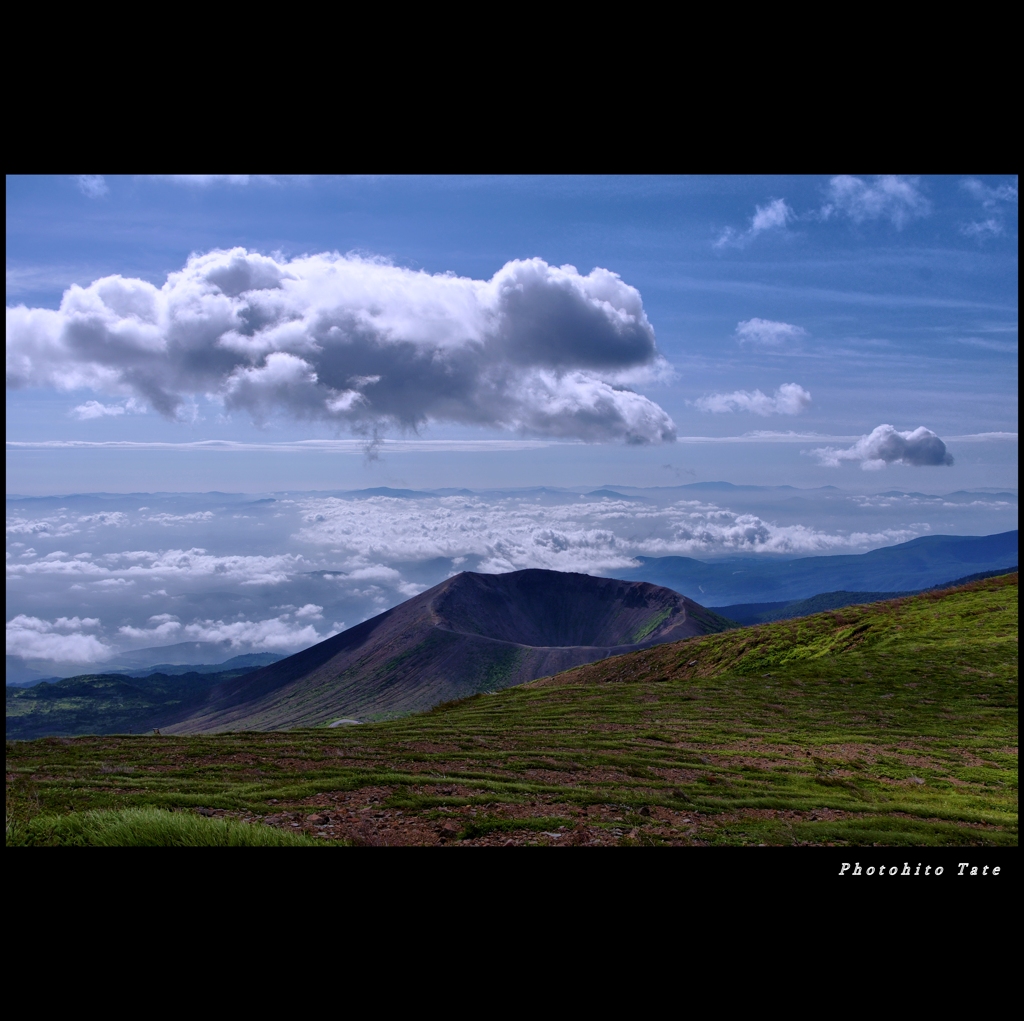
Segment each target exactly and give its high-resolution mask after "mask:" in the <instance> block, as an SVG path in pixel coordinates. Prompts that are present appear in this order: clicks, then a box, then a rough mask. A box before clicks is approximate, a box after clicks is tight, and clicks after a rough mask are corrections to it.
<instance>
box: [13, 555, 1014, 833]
mask: <svg viewBox="0 0 1024 1021" xmlns="http://www.w3.org/2000/svg"><path fill="white" fill-rule="evenodd" d="M7 769H8V811H9V813H10V814H11V815H12V816H13V817H14V818H15V819H16V820H17V821H18V825H25V824H26V821H27V820H28V819H30V818H31V817H34V816H40V815H46V816H50V817H52V816H59V815H61V814H66V813H70V812H83V811H87V810H112V809H124V808H128V807H161V808H166V809H173V810H178V811H184V812H195V811H199V810H201V811H202V812H203V813H205V814H208V815H211V814H212V815H215V816H224V817H228V818H231V819H237V820H240V821H246V822H259V821H262V822H263V823H264V824H270V825H273V826H276V827H278V828H281V829H287V830H290V831H292V832H304V833H307V834H310V835H312V836H314V837H317V838H319V839H325V840H332V839H334V840H348V841H351V842H355V843H369V844H434V843H438V842H443V843H460V842H461V843H476V844H486V843H491V844H494V843H497V844H506V843H513V844H520V843H539V844H553V845H598V844H609V843H620V844H622V843H625V844H680V845H683V844H855V845H865V844H867V845H870V844H895V845H908V846H914V845H1015V844H1016V843H1017V576H1016V575H1011V576H1003V577H999V578H993V579H989V580H987V581H982V582H978V583H975V584H972V585H969V586H967V587H965V588H962V589H957V590H953V591H948V592H937V593H928V594H925V595H919V596H914V597H910V598H907V599H901V600H896V601H893V602H888V603H876V604H871V605H867V606H856V607H848V608H845V609H842V610H837V611H831V612H828V613H822V614H817V615H815V616H812V617H807V618H802V619H798V620H789V621H785V622H781V623H776V624H766V625H762V626H759V627H754V628H745V629H743V630H739V631H730V632H725V633H722V634H715V635H709V636H705V637H700V638H693V639H690V640H688V641H683V642H677V643H673V644H670V645H662V646H657V647H654V648H651V649H648V650H644V651H641V652H637V653H632V654H629V655H626V656H620V657H616V658H614V659H608V660H603V661H601V662H599V663H593V664H590V665H588V666H584V667H580V668H577V669H575V670H572V671H569V672H567V673H563V674H561V675H558V676H557V677H552V678H545V679H542V680H539V681H534V682H532V683H530V684H525V685H521V686H519V687H516V688H511V689H508V690H506V691H502V692H498V693H496V694H493V695H477V696H475V697H473V698H469V699H466V700H463V701H461V702H457V703H451V704H446V705H443V706H438V707H437V708H435V709H434V710H432V711H430V712H428V713H424V714H420V715H418V716H410V717H406V718H404V719H402V720H397V721H392V722H387V723H377V724H366V725H363V726H359V727H349V728H342V729H337V730H323V729H321V730H299V731H290V732H282V731H278V732H274V733H256V732H245V733H234V734H218V735H209V736H192V737H138V736H136V737H94V738H73V739H71V738H61V739H44V740H39V741H34V742H9V743H8V748H7Z"/></svg>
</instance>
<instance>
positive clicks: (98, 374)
mask: <svg viewBox="0 0 1024 1021" xmlns="http://www.w3.org/2000/svg"><path fill="white" fill-rule="evenodd" d="M662 365H663V362H662V360H661V358H660V356H659V355H658V352H657V348H656V346H655V341H654V331H653V329H652V327H651V324H650V322H649V321H648V319H647V316H646V314H645V313H644V309H643V303H642V301H641V298H640V294H639V292H638V291H637V290H636V289H635V288H633V287H630V286H629V285H627V284H625V283H624V282H623V281H622V280H621V279H619V277H618V276H617V275H616V274H614V273H611V272H609V271H608V270H604V269H594V270H592V271H591V272H590V273H589V274H588V275H586V276H583V275H582V274H580V273H579V272H577V270H576V269H575V267H572V266H562V267H554V266H549V265H548V264H547V263H546V262H544V261H543V260H541V259H529V260H525V261H515V262H510V263H508V264H506V265H505V266H504V267H502V269H500V270H499V271H498V272H497V273H496V274H495V275H494V276H493V277H492V278H491V279H490V280H472V279H467V278H464V277H456V276H454V275H451V274H446V275H433V276H432V275H429V274H427V273H424V272H414V271H412V270H408V269H403V268H401V267H397V266H393V265H390V264H388V263H386V262H383V261H380V260H374V259H364V258H358V257H354V256H342V255H338V254H336V253H335V254H320V255H312V256H303V257H301V258H297V259H292V260H285V259H283V258H270V257H267V256H264V255H260V254H258V253H253V252H248V251H246V250H245V249H242V248H236V249H232V250H231V251H214V252H209V253H207V254H205V255H196V256H193V257H192V258H190V259H189V260H188V263H187V265H186V266H185V267H184V269H182V270H181V271H180V272H176V273H172V274H170V275H169V277H168V279H167V282H166V283H165V284H164V285H163V286H162V287H159V288H158V287H155V286H153V285H152V284H150V283H147V282H146V281H143V280H136V279H128V278H124V277H121V276H110V277H105V278H103V279H101V280H97V281H95V282H94V283H92V284H91V285H90V286H89V287H84V288H83V287H79V286H77V285H76V286H73V287H71V288H70V289H69V290H68V291H67V292H66V293H65V295H64V298H63V300H62V302H61V305H60V308H59V309H57V310H52V309H42V308H26V307H25V306H18V307H16V308H8V310H7V385H8V386H9V387H20V386H30V385H31V386H56V387H58V388H63V389H72V388H77V387H88V388H91V389H93V390H96V391H100V392H104V393H110V394H119V395H127V396H131V397H133V398H135V399H136V400H140V401H144V402H145V403H146V404H148V405H149V406H151V407H152V408H154V409H155V410H157V411H158V412H160V413H161V414H163V415H166V416H168V417H172V418H173V417H181V416H182V415H183V413H184V409H185V408H186V407H187V406H188V401H189V400H190V398H192V397H193V396H194V395H199V394H205V395H209V396H213V397H216V398H218V399H220V400H222V401H223V402H224V404H225V405H226V407H227V408H228V409H229V410H238V411H244V412H247V413H249V414H250V415H251V416H252V417H253V418H254V419H255V420H256V421H264V420H266V419H268V418H269V417H271V416H273V415H275V414H282V413H283V414H286V415H288V416H290V417H293V418H297V419H310V420H321V421H327V422H332V423H335V424H337V425H343V426H348V427H350V428H352V429H353V430H354V431H356V432H359V433H370V432H377V431H379V430H382V429H386V428H389V427H397V428H399V429H416V428H418V427H419V426H421V425H423V424H425V423H427V422H429V421H431V420H434V421H449V422H459V423H465V424H471V425H483V426H492V427H499V428H506V429H513V430H516V431H520V432H525V433H533V434H538V435H544V436H558V437H572V438H577V439H583V440H588V441H599V440H622V441H626V442H633V443H649V442H662V441H667V440H673V439H674V438H675V426H674V424H673V422H672V420H671V419H670V418H669V416H668V415H667V414H666V413H665V412H664V411H663V410H662V409H661V408H660V407H659V406H658V405H657V404H655V403H654V402H652V401H651V400H649V399H648V398H646V397H644V396H642V395H640V394H638V393H636V392H634V391H633V390H632V389H630V386H629V384H630V383H631V382H633V383H635V382H636V381H637V380H638V379H641V378H643V374H644V373H645V372H646V373H648V374H650V373H654V372H656V371H657V370H658V369H659V368H660V367H661V366H662Z"/></svg>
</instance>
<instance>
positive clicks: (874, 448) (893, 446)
mask: <svg viewBox="0 0 1024 1021" xmlns="http://www.w3.org/2000/svg"><path fill="white" fill-rule="evenodd" d="M811 454H812V455H813V456H814V457H817V458H818V460H819V461H820V462H821V463H822V464H823V465H825V466H826V467H829V468H838V467H839V466H840V465H841V464H842V462H843V461H855V462H860V466H861V468H863V469H864V470H865V471H877V470H878V469H880V468H884V467H885V466H886V465H888V464H905V465H914V466H915V467H921V466H923V465H950V464H952V463H953V455H952V454H951V453H949V451H948V450H946V444H945V443H943V441H942V440H941V439H939V437H938V436H937V435H936V434H935V433H933V432H932V431H931V429H926V428H925V427H924V426H923V425H922V426H919V427H918V428H917V429H914V430H912V431H908V432H900V431H899V430H897V429H895V428H893V427H892V426H891V425H880V426H878V427H877V428H875V429H873V430H872V431H871V433H870V434H869V435H867V436H862V437H861V438H860V439H859V440H857V442H856V443H855V444H854V445H853V446H852V447H848V448H847V449H846V450H837V449H836V448H835V447H819V448H817V449H816V450H812V451H811Z"/></svg>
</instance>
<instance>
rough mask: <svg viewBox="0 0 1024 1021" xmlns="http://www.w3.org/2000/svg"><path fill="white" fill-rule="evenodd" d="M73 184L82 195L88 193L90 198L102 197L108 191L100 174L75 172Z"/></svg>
mask: <svg viewBox="0 0 1024 1021" xmlns="http://www.w3.org/2000/svg"><path fill="white" fill-rule="evenodd" d="M75 184H77V185H78V190H79V191H80V192H81V193H82V194H83V195H88V196H89V198H91V199H98V198H102V197H103V196H104V195H106V194H107V193H108V192H109V191H110V188H109V186H108V185H107V182H106V179H105V178H104V177H103V175H102V174H76V175H75Z"/></svg>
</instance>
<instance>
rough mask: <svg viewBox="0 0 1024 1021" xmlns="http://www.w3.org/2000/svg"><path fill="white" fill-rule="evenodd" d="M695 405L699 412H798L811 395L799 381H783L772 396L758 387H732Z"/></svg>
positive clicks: (809, 404) (805, 404)
mask: <svg viewBox="0 0 1024 1021" xmlns="http://www.w3.org/2000/svg"><path fill="white" fill-rule="evenodd" d="M694 404H695V405H696V407H697V408H699V409H700V410H701V411H709V412H713V413H715V414H723V413H729V412H736V411H749V412H751V413H752V414H755V415H799V414H800V412H801V411H806V410H807V409H808V408H809V407H810V406H811V395H810V394H809V393H808V392H807V391H806V390H805V389H804V388H803V387H802V386H800V384H799V383H783V384H782V386H780V387H779V388H778V389H777V390H776V391H775V393H774V395H773V396H771V397H769V396H768V395H767V394H764V393H762V392H761V391H760V390H735V391H733V392H732V393H728V394H709V395H708V396H707V397H701V398H699V399H698V400H696V401H694Z"/></svg>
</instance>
